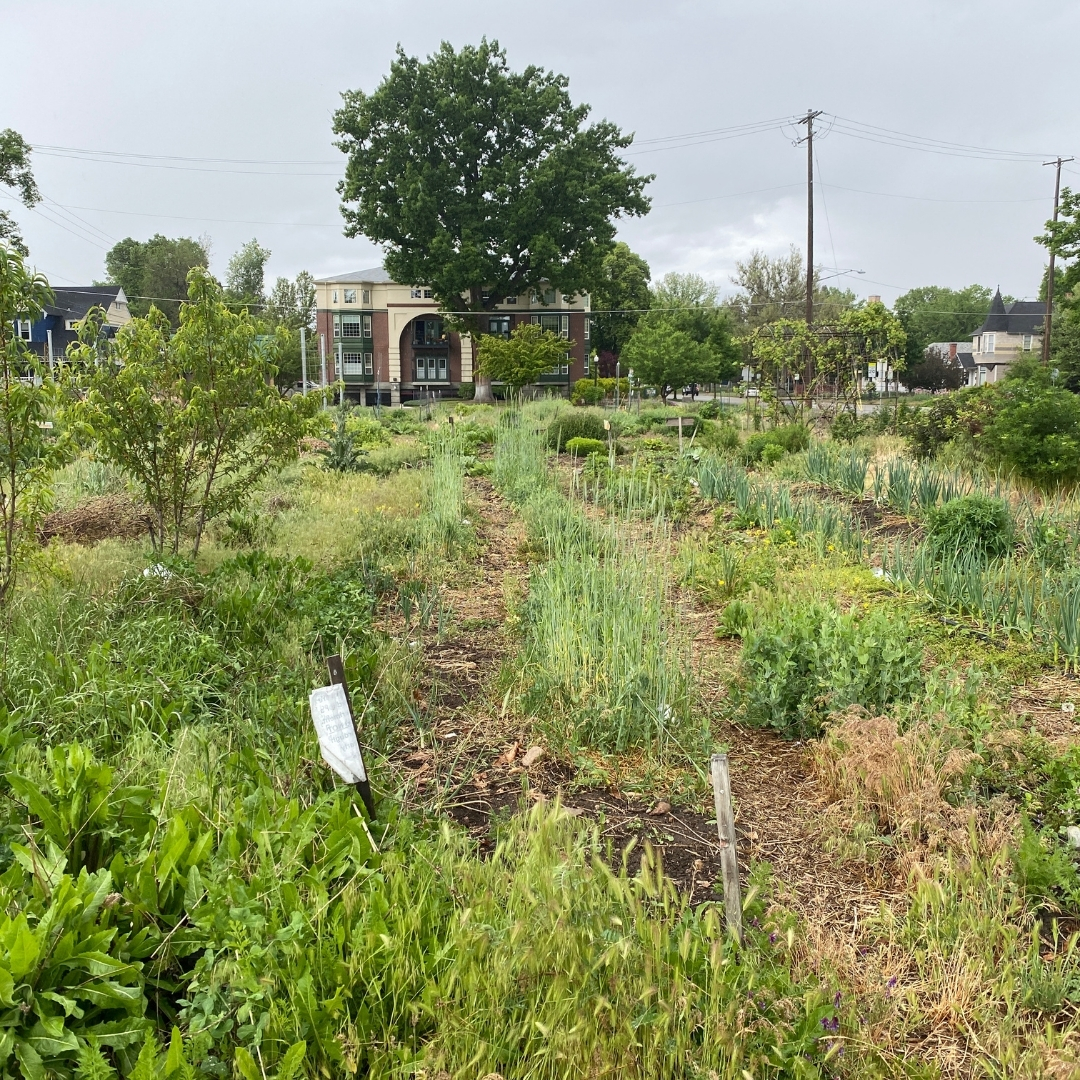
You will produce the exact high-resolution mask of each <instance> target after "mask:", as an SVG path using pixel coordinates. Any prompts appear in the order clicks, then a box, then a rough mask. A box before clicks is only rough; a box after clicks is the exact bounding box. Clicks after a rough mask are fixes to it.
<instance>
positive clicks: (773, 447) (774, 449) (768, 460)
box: [761, 443, 787, 465]
mask: <svg viewBox="0 0 1080 1080" xmlns="http://www.w3.org/2000/svg"><path fill="white" fill-rule="evenodd" d="M786 453H787V451H786V450H785V449H784V448H783V447H782V446H778V445H777V444H776V443H767V444H766V445H765V446H763V447H762V448H761V464H762V465H775V464H776V463H777V462H778V461H779V460H780V459H781V458H782V457H783V456H784V455H785V454H786Z"/></svg>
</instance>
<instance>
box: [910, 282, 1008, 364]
mask: <svg viewBox="0 0 1080 1080" xmlns="http://www.w3.org/2000/svg"><path fill="white" fill-rule="evenodd" d="M990 298H991V295H990V290H989V289H988V288H986V286H985V285H969V286H968V287H967V288H966V289H948V288H945V287H944V286H941V285H923V286H920V287H919V288H917V289H910V290H908V291H907V292H906V293H904V295H903V296H898V297H897V298H896V302H895V303H894V304H893V311H894V312H896V316H897V318H898V319H899V320H900V323H901V325H902V326H903V328H904V333H905V334H907V346H906V349H907V364H908V367H909V369H912V370H914V369H915V368H917V367H918V365H919V364H921V363H923V360H924V358H925V355H926V350H927V347H928V346H929V345H930V344H931V343H932V342H935V341H970V340H971V335H972V334H973V333H974V332H975V331H976V330H977V329H978V328H979V326H980V325H981V324H982V321H983V319H985V318H986V313H987V312H988V311H989V310H990Z"/></svg>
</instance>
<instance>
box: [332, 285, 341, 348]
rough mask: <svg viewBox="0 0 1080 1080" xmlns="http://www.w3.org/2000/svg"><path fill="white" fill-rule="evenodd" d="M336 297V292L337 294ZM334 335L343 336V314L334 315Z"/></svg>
mask: <svg viewBox="0 0 1080 1080" xmlns="http://www.w3.org/2000/svg"><path fill="white" fill-rule="evenodd" d="M335 297H336V294H335ZM334 337H341V316H340V315H335V316H334Z"/></svg>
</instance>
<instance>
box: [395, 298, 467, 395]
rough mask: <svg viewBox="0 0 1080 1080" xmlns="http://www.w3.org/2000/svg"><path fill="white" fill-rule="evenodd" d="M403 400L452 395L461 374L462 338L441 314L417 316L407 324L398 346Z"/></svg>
mask: <svg viewBox="0 0 1080 1080" xmlns="http://www.w3.org/2000/svg"><path fill="white" fill-rule="evenodd" d="M398 347H399V350H400V355H401V397H402V400H405V401H407V400H409V399H415V398H417V397H423V396H427V395H428V394H433V395H435V396H441V395H442V394H443V393H444V392H445V391H448V390H449V389H450V387H451V385H452V384H453V382H454V381H455V380H459V379H460V378H461V376H460V370H461V357H460V344H459V341H458V335H457V334H453V333H451V332H450V331H449V330H448V329H447V327H446V322H445V320H444V319H443V317H442V316H441V315H439V314H438V312H434V311H432V312H425V313H424V314H422V315H416V316H414V317H413V318H412V319H410V320H409V322H408V323H406V324H405V326H404V328H403V329H402V331H401V338H400V341H399V343H398Z"/></svg>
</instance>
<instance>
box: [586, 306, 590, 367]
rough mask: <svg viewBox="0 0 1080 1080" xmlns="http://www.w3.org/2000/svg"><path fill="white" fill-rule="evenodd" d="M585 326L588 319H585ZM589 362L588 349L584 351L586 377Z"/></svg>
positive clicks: (587, 323)
mask: <svg viewBox="0 0 1080 1080" xmlns="http://www.w3.org/2000/svg"><path fill="white" fill-rule="evenodd" d="M585 325H586V326H588V325H589V320H588V319H586V320H585ZM585 336H586V337H588V334H586V335H585ZM589 360H590V357H589V350H588V349H586V350H585V374H586V375H588V374H589Z"/></svg>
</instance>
